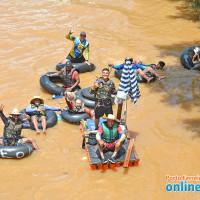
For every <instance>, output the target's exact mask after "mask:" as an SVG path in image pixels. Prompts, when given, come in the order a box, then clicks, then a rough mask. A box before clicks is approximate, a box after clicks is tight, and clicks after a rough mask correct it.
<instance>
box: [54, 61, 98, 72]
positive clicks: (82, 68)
mask: <svg viewBox="0 0 200 200" xmlns="http://www.w3.org/2000/svg"><path fill="white" fill-rule="evenodd" d="M64 66H65V64H61V63H58V64H57V65H56V70H58V71H60V70H61V69H62V68H63V67H64ZM72 66H73V67H74V68H75V69H76V70H77V71H78V72H79V73H85V72H91V71H93V70H94V69H95V65H94V64H93V63H90V65H88V64H86V63H72Z"/></svg>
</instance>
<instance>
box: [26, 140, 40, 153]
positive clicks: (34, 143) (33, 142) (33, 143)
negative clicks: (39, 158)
mask: <svg viewBox="0 0 200 200" xmlns="http://www.w3.org/2000/svg"><path fill="white" fill-rule="evenodd" d="M22 142H23V144H24V143H27V142H30V143H31V144H32V145H33V147H34V148H35V150H38V149H39V148H38V145H37V144H36V142H35V140H34V139H33V138H23V139H22Z"/></svg>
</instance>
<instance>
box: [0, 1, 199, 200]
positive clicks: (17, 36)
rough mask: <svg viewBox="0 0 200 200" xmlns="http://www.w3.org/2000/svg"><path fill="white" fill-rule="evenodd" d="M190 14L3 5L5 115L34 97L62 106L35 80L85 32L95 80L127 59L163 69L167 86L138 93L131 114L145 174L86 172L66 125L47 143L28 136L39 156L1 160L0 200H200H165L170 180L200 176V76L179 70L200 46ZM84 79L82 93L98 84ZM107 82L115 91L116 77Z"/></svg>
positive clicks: (135, 4) (104, 6) (169, 9)
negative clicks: (184, 56) (187, 52)
mask: <svg viewBox="0 0 200 200" xmlns="http://www.w3.org/2000/svg"><path fill="white" fill-rule="evenodd" d="M184 8H185V4H184V3H183V2H181V1H176V0H153V1H149V0H143V1H139V0H135V1H132V0H124V1H119V0H115V1H114V0H107V1H103V0H75V1H68V0H46V1H44V0H43V1H42V0H41V1H38V0H35V1H30V0H27V1H22V0H13V1H8V0H1V2H0V10H1V17H0V23H1V24H0V25H1V26H0V35H1V37H0V47H1V48H0V59H1V64H0V67H1V73H0V91H1V93H0V103H2V104H5V105H6V106H5V109H4V112H5V114H6V115H8V113H9V112H10V111H11V110H13V108H14V107H18V109H20V110H21V109H23V108H25V107H27V106H28V104H29V101H30V99H31V98H32V97H33V96H34V95H41V96H42V97H43V98H44V100H45V103H46V104H47V105H55V106H63V107H64V106H65V102H64V99H58V100H49V99H50V98H51V95H50V94H48V93H46V92H44V90H42V89H41V87H40V84H39V78H40V76H41V75H42V74H44V73H46V72H48V71H55V65H56V64H57V63H58V62H59V61H60V59H61V58H62V57H63V56H65V55H67V54H68V52H69V50H70V48H71V45H72V43H71V42H70V41H67V40H66V39H65V35H66V33H67V32H68V31H69V29H70V28H72V27H73V28H74V30H75V33H74V35H78V34H79V33H80V31H82V30H84V31H86V32H87V39H88V40H89V42H90V61H91V62H93V63H95V65H96V66H97V68H96V69H95V71H94V73H95V74H96V75H98V76H99V75H100V74H101V70H102V68H103V67H106V66H107V64H108V63H109V62H113V63H115V64H120V63H121V62H123V60H124V57H126V56H130V57H139V58H140V59H141V60H143V61H144V62H146V63H156V62H157V61H159V60H164V61H165V62H166V68H165V70H164V71H163V72H159V73H160V74H163V75H165V76H166V77H167V78H166V79H165V80H162V81H157V82H154V83H150V84H148V85H147V84H140V91H141V95H142V97H141V99H140V100H138V106H137V107H135V106H134V105H133V104H130V103H129V104H128V120H127V124H128V127H129V129H131V130H135V131H137V132H139V133H140V135H139V136H138V137H137V140H136V142H135V146H136V149H137V152H138V153H139V155H140V159H141V162H140V166H139V167H132V168H129V169H128V170H126V169H124V168H116V169H114V170H107V171H101V170H100V171H92V170H90V169H89V165H88V162H87V159H84V157H86V153H85V151H84V150H82V149H81V136H80V130H79V126H77V125H71V124H68V123H65V122H64V121H61V122H58V123H57V125H56V126H54V127H53V128H51V129H48V134H47V135H46V136H44V135H39V136H36V135H35V132H33V131H31V130H24V131H23V135H25V136H29V137H33V138H34V139H35V140H36V141H37V143H38V145H39V147H40V151H38V152H36V151H35V152H34V153H33V154H32V155H31V156H29V157H27V158H25V159H22V160H5V159H1V160H0V166H1V167H0V199H2V200H10V199H16V200H18V199H20V200H21V199H31V200H64V199H73V200H74V199H78V200H79V199H84V200H86V199H95V200H99V199H121V200H122V199H123V200H127V199H145V200H146V199H147V200H151V199H152V200H155V199H156V200H157V199H166V200H167V199H177V200H185V199H195V200H196V199H199V194H198V192H188V193H187V192H166V190H165V186H166V184H167V183H169V181H166V180H165V176H166V175H173V176H174V175H180V176H181V175H191V176H196V175H198V174H199V170H200V162H199V152H200V128H199V124H200V117H199V94H200V89H199V86H200V76H199V75H200V74H199V72H195V71H187V70H185V69H184V68H183V67H182V66H181V64H180V62H179V55H180V53H181V51H182V50H183V49H184V48H187V47H189V46H194V45H199V43H200V37H199V35H200V25H199V23H198V22H197V21H195V20H193V18H192V17H191V15H187V12H186V11H185V10H184ZM80 78H81V84H80V85H81V87H83V88H84V87H88V86H90V85H92V84H93V82H94V81H95V79H96V77H95V76H94V74H91V73H85V74H80ZM111 79H112V80H114V81H115V83H116V85H118V84H119V80H118V79H116V78H115V77H114V70H112V72H111ZM116 110H117V108H116V106H114V111H115V113H116ZM0 130H2V131H1V134H2V133H3V123H2V122H0ZM171 183H172V182H171Z"/></svg>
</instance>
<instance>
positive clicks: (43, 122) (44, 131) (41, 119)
mask: <svg viewBox="0 0 200 200" xmlns="http://www.w3.org/2000/svg"><path fill="white" fill-rule="evenodd" d="M40 121H41V122H42V128H43V134H47V130H46V129H47V120H46V117H45V116H41V118H40Z"/></svg>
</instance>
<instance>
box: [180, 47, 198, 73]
mask: <svg viewBox="0 0 200 200" xmlns="http://www.w3.org/2000/svg"><path fill="white" fill-rule="evenodd" d="M197 47H198V48H200V46H197ZM195 48H196V46H194V47H189V48H187V49H184V50H183V51H182V53H181V55H180V60H181V64H182V65H183V67H184V68H186V69H189V70H190V69H198V70H199V68H200V63H193V62H192V58H193V56H194V54H195V53H194V49H195ZM199 54H200V53H199Z"/></svg>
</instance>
